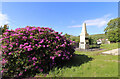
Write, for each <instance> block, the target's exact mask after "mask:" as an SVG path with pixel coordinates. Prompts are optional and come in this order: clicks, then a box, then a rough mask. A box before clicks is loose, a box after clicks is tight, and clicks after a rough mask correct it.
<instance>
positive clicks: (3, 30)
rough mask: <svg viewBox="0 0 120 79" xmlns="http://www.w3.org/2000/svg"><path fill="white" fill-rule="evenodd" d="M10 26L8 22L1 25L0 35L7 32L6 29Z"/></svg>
mask: <svg viewBox="0 0 120 79" xmlns="http://www.w3.org/2000/svg"><path fill="white" fill-rule="evenodd" d="M8 28H9V26H8V25H7V24H5V25H4V26H3V27H2V26H1V27H0V35H1V34H3V33H4V32H6V29H8Z"/></svg>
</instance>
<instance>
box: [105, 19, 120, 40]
mask: <svg viewBox="0 0 120 79" xmlns="http://www.w3.org/2000/svg"><path fill="white" fill-rule="evenodd" d="M119 22H120V18H115V19H112V20H110V21H109V22H108V24H107V25H108V26H107V27H106V28H105V29H104V31H105V34H106V36H107V38H108V40H109V41H111V42H120V23H119Z"/></svg>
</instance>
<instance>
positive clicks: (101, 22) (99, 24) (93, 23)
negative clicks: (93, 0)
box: [69, 14, 111, 27]
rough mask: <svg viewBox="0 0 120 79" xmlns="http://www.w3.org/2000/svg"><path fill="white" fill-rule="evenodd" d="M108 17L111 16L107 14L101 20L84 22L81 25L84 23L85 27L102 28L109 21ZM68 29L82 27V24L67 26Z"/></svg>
mask: <svg viewBox="0 0 120 79" xmlns="http://www.w3.org/2000/svg"><path fill="white" fill-rule="evenodd" d="M110 16H111V15H110V14H107V15H105V16H103V17H101V18H96V19H90V20H85V21H84V22H83V23H86V25H87V26H97V27H103V26H105V25H107V23H108V22H109V20H110V19H111V18H110ZM69 27H82V24H80V25H73V26H69Z"/></svg>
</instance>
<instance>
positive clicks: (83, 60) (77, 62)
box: [56, 54, 93, 68]
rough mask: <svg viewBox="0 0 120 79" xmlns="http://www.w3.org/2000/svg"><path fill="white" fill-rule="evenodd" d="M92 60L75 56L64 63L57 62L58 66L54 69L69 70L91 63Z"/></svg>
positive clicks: (84, 56) (83, 56) (82, 56)
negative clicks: (64, 68) (65, 68)
mask: <svg viewBox="0 0 120 79" xmlns="http://www.w3.org/2000/svg"><path fill="white" fill-rule="evenodd" d="M92 59H93V58H91V57H88V56H87V55H84V54H83V55H78V54H75V55H74V56H73V57H72V58H71V59H70V60H65V61H58V64H57V66H56V67H58V68H63V67H69V68H71V67H72V66H80V65H82V64H84V63H87V62H89V61H92Z"/></svg>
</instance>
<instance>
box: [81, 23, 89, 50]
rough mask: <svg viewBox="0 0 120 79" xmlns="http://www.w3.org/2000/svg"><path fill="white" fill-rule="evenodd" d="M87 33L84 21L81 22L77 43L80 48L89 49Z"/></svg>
mask: <svg viewBox="0 0 120 79" xmlns="http://www.w3.org/2000/svg"><path fill="white" fill-rule="evenodd" d="M88 35H89V34H88V33H87V29H86V23H83V26H82V32H81V34H80V43H79V48H80V49H89V39H88Z"/></svg>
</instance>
